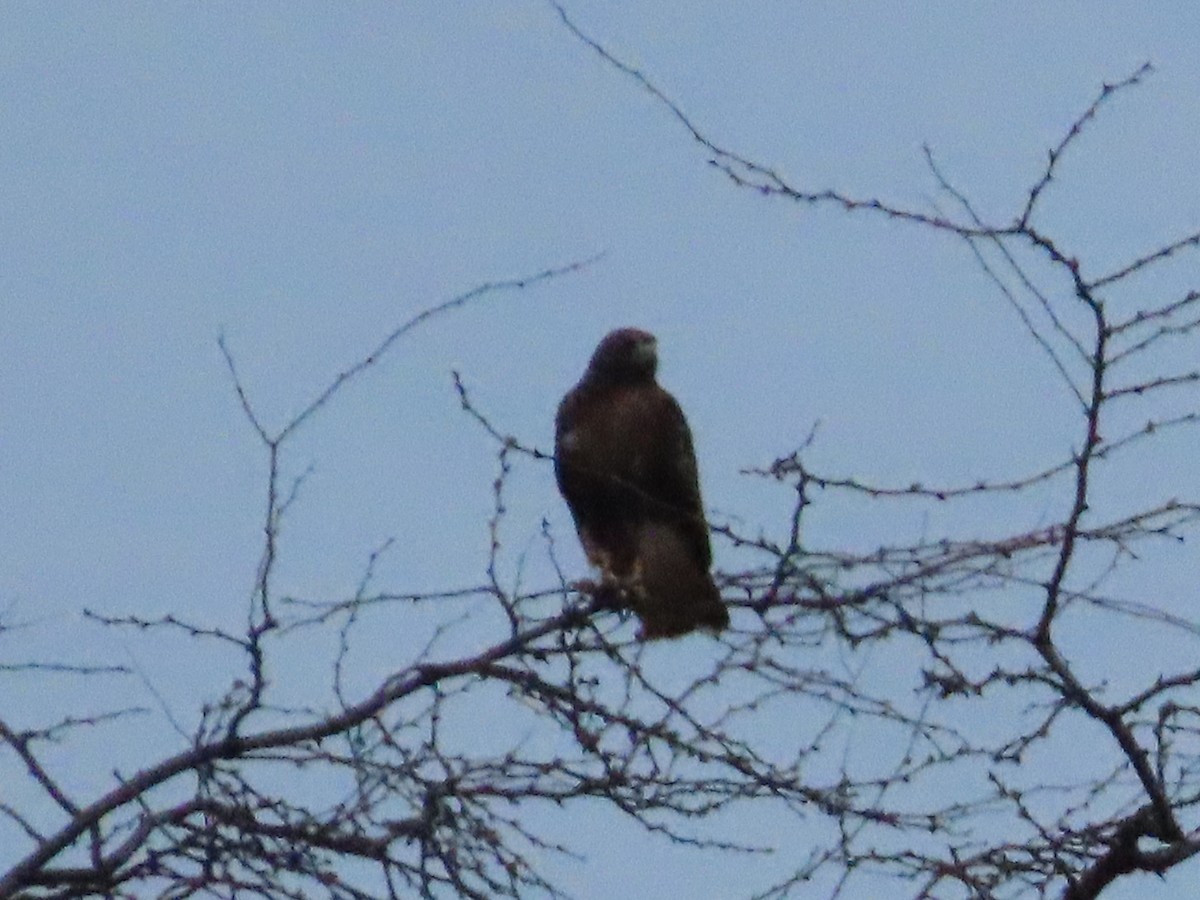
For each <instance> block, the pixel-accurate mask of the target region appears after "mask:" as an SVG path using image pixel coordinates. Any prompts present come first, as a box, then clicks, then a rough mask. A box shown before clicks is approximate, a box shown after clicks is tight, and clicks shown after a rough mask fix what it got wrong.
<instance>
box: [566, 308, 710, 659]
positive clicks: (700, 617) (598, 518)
mask: <svg viewBox="0 0 1200 900" xmlns="http://www.w3.org/2000/svg"><path fill="white" fill-rule="evenodd" d="M657 367H658V354H657V351H656V341H655V338H654V335H652V334H648V333H647V332H645V331H639V330H638V329H636V328H620V329H617V330H616V331H613V332H610V333H609V334H607V335H605V337H604V339H603V340H601V341H600V344H599V345H598V346H597V347H596V351H595V352H594V353H593V354H592V358H591V361H590V362H589V363H588V367H587V371H586V372H584V374H583V378H582V379H580V381H579V383H578V384H577V385H575V387H573V388H572V389H571V390H570V391H568V392H567V395H566V396H565V397H563V399H562V402H561V403H560V404H559V407H558V415H557V416H556V417H555V421H554V473H555V476H556V477H557V479H558V487H559V490H560V491H561V492H562V495H563V498H564V499H565V500H566V501H567V506H568V507H569V508H570V510H571V516H572V517H573V518H574V520H575V530H576V531H577V532H578V534H579V541H580V543H581V544H582V545H583V550H584V553H585V554H586V555H587V559H588V562H589V563H591V564H592V565H593V566H595V567H596V568H598V569H599V570H600V573H601V578H602V582H601V587H602V588H607V589H609V590H612V591H614V593H615V594H616V595H617V596H619V597H622V598H624V599H625V600H626V602H628V604H629V605H630V606H632V608H633V610H634V612H636V613H637V614H638V617H639V618H640V619H641V621H642V628H641V631H640V632H639V637H641V638H644V639H653V638H665V637H677V636H679V635H683V634H687V633H688V632H690V631H693V630H695V629H696V628H700V627H704V628H709V629H712V630H714V631H720V630H721V629H722V628H724V627H725V626H726V625H728V624H729V613H728V612H727V611H726V610H725V606H724V604H723V603H722V602H721V596H720V594H719V593H718V591H717V587H716V585H715V584H713V580H712V576H711V575H710V574H709V571H708V570H709V567H710V566H711V565H712V547H711V545H710V544H709V539H708V525H707V523H706V522H705V520H704V508H703V506H702V504H701V502H700V483H699V476H698V474H697V470H696V454H695V451H694V450H693V449H692V434H691V431H690V430H689V429H688V424H687V419H685V418H684V416H683V410H682V409H680V408H679V404H678V403H677V402H676V400H675V398H674V397H672V396H671V395H670V394H669V393H667V391H665V390H663V388H661V387H660V386H659V384H658V382H657V381H655V380H654V373H655V370H656V368H657Z"/></svg>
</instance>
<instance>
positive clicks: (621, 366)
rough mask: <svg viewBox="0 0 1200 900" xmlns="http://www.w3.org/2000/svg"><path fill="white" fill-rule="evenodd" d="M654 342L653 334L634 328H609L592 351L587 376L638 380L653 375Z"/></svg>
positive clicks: (655, 346) (656, 361)
mask: <svg viewBox="0 0 1200 900" xmlns="http://www.w3.org/2000/svg"><path fill="white" fill-rule="evenodd" d="M657 343H658V342H657V340H656V339H655V337H654V335H652V334H650V333H649V332H648V331H641V330H640V329H637V328H618V329H617V330H616V331H610V332H609V333H608V334H606V335H605V336H604V338H603V340H601V341H600V343H599V345H598V346H597V347H596V352H595V353H593V354H592V361H591V362H589V363H588V369H587V377H588V379H589V380H593V381H594V380H600V381H640V380H645V379H652V378H654V371H655V369H656V368H657V367H658V350H657Z"/></svg>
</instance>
